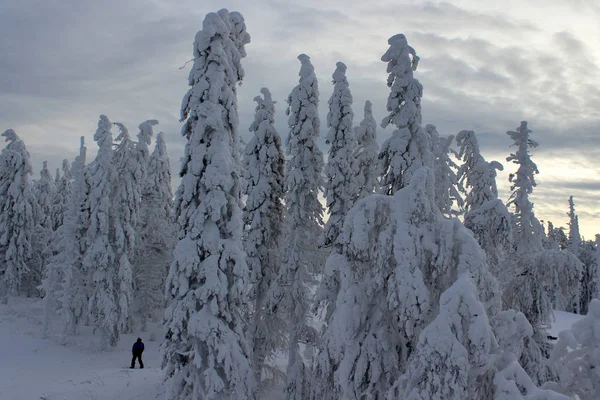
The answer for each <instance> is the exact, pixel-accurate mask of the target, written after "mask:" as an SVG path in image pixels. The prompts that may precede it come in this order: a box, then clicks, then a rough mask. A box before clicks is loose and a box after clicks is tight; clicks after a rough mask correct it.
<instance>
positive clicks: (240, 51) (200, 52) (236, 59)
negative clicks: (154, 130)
mask: <svg viewBox="0 0 600 400" xmlns="http://www.w3.org/2000/svg"><path fill="white" fill-rule="evenodd" d="M248 43H250V35H249V34H248V32H246V24H245V22H244V17H243V16H242V15H241V14H240V13H238V12H231V13H230V12H229V11H228V10H226V9H221V10H219V11H218V12H217V13H209V14H207V15H206V17H205V18H204V21H203V23H202V30H201V31H198V33H197V34H196V38H195V40H194V59H195V62H194V66H193V67H192V69H191V71H190V76H189V84H190V86H193V85H194V84H195V83H196V82H197V81H198V79H199V78H200V77H201V76H202V75H203V74H204V73H205V72H206V69H207V68H208V67H207V65H208V64H209V62H210V61H211V60H212V59H213V58H214V57H217V56H216V54H219V53H220V51H221V49H223V50H225V51H226V52H227V54H228V55H229V59H230V61H231V64H229V63H227V62H226V61H229V60H224V59H219V63H220V65H221V66H222V67H223V68H224V69H225V74H226V75H227V77H228V79H229V80H230V82H228V84H231V83H233V82H238V81H241V80H242V79H243V78H244V69H243V68H242V65H241V62H240V61H241V59H242V58H244V57H246V50H245V48H244V46H245V45H246V44H248ZM215 46H216V48H213V47H215ZM211 48H212V50H211ZM186 97H187V96H186ZM185 101H186V98H184V105H185ZM184 109H185V107H184V108H183V109H182V112H183V111H184ZM186 117H187V114H185V115H183V114H182V118H181V120H182V121H183V120H184V119H185V118H186Z"/></svg>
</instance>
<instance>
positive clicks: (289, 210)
mask: <svg viewBox="0 0 600 400" xmlns="http://www.w3.org/2000/svg"><path fill="white" fill-rule="evenodd" d="M298 59H299V60H300V62H301V64H302V65H301V67H300V72H299V76H300V80H299V83H298V85H297V86H296V87H295V88H294V89H293V90H292V93H291V94H290V95H289V96H288V100H287V102H288V109H287V110H286V113H287V114H288V115H289V119H288V125H289V127H290V133H289V136H288V139H287V154H288V155H289V156H291V158H290V159H289V160H288V162H287V166H286V177H285V190H286V198H285V236H284V237H285V243H284V246H283V253H282V258H283V259H282V264H281V269H280V270H279V276H278V278H277V281H276V282H275V284H274V285H273V287H272V290H273V294H272V295H271V296H270V304H269V305H268V307H270V308H271V310H275V309H278V308H283V309H284V310H285V313H286V315H287V318H288V341H289V342H288V366H287V385H286V389H285V396H286V398H287V399H294V400H297V399H305V398H306V396H307V390H308V388H307V381H306V371H305V365H304V361H303V359H302V357H301V355H300V348H299V343H300V341H301V340H303V339H305V338H306V337H307V336H308V332H309V331H311V328H309V327H308V325H307V321H306V318H307V311H308V307H309V305H308V297H307V296H308V293H307V289H308V287H307V285H308V284H309V283H310V281H311V280H312V277H311V273H314V272H317V271H318V270H319V269H320V262H319V261H320V258H319V254H318V253H317V251H316V249H317V247H318V244H319V243H318V241H319V237H320V236H321V234H322V231H323V229H322V226H323V220H322V218H323V206H322V205H321V203H320V202H319V199H318V193H319V191H320V190H321V189H322V188H323V178H322V176H321V171H322V168H323V153H321V151H320V150H319V147H318V144H317V138H318V136H319V116H318V113H317V112H318V102H319V89H318V84H317V77H316V76H315V72H314V67H313V65H312V64H311V62H310V57H308V56H307V55H306V54H300V55H299V56H298Z"/></svg>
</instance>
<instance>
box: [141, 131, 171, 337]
mask: <svg viewBox="0 0 600 400" xmlns="http://www.w3.org/2000/svg"><path fill="white" fill-rule="evenodd" d="M151 122H153V121H146V122H144V123H143V124H141V125H140V133H139V134H138V149H137V151H138V157H140V159H142V160H147V162H146V164H147V167H144V170H145V172H144V173H143V176H144V178H143V182H142V192H141V194H142V202H141V206H140V211H139V221H138V229H137V232H138V234H137V237H136V251H135V262H134V277H135V287H136V291H135V304H136V309H137V314H138V315H139V316H140V318H141V323H142V325H141V329H142V331H145V330H146V323H147V320H148V318H156V312H157V310H159V309H161V308H162V306H163V304H164V295H163V292H164V282H165V279H166V276H167V271H168V268H169V264H170V263H171V261H172V255H173V247H174V246H175V236H176V232H175V225H174V224H173V216H172V214H173V193H172V192H171V167H170V163H169V156H168V154H167V147H166V144H165V139H164V135H163V133H162V132H159V133H158V135H157V136H156V145H155V147H154V151H153V152H152V154H151V155H150V156H148V151H149V150H148V145H149V143H150V137H151V135H152V126H153V124H151Z"/></svg>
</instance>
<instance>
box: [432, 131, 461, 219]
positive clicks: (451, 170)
mask: <svg viewBox="0 0 600 400" xmlns="http://www.w3.org/2000/svg"><path fill="white" fill-rule="evenodd" d="M425 131H426V132H427V134H428V135H429V137H430V138H431V142H432V147H433V157H434V161H433V171H434V175H435V202H436V203H437V205H438V208H439V209H440V212H441V213H442V214H443V215H445V216H446V217H453V216H457V215H459V214H461V213H462V208H463V205H464V201H463V198H462V196H461V194H460V191H464V189H463V187H462V185H461V184H460V183H459V181H458V177H457V175H456V170H458V165H456V163H455V162H454V161H453V160H452V159H451V158H450V154H453V155H455V156H458V154H457V153H456V152H455V151H454V150H452V149H451V148H450V146H451V145H452V141H453V140H454V136H452V135H450V136H448V137H440V134H439V133H438V131H437V128H436V127H435V125H426V126H425Z"/></svg>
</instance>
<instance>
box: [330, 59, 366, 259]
mask: <svg viewBox="0 0 600 400" xmlns="http://www.w3.org/2000/svg"><path fill="white" fill-rule="evenodd" d="M332 78H333V93H332V94H331V98H330V99H329V103H328V104H329V113H327V126H328V127H329V132H328V133H327V137H326V138H325V142H326V143H327V144H329V145H331V146H330V148H329V156H328V158H327V164H326V165H325V176H326V183H325V198H326V202H327V210H328V212H329V219H328V220H327V223H326V224H325V230H324V234H323V237H324V240H323V242H324V243H323V244H324V245H325V246H326V247H328V246H334V245H335V243H336V241H337V237H338V236H339V234H340V232H341V230H342V225H343V224H344V217H345V216H346V214H347V213H348V210H349V209H350V208H351V207H352V200H353V198H355V196H356V194H357V193H358V188H357V187H356V183H355V181H354V179H353V178H354V175H355V172H354V171H353V167H354V164H353V163H352V159H353V158H352V155H353V152H354V149H355V147H356V138H355V136H354V130H353V127H352V121H353V118H354V113H353V112H352V93H351V92H350V87H349V85H348V79H346V64H344V63H343V62H338V63H337V64H336V69H335V72H334V73H333V75H332Z"/></svg>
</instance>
